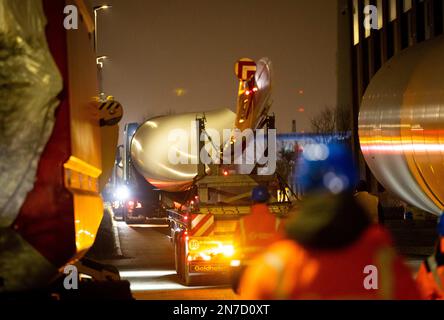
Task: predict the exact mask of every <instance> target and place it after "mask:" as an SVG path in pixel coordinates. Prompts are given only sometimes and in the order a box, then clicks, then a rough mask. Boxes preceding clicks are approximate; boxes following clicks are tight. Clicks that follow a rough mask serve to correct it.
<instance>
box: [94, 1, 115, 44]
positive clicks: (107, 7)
mask: <svg viewBox="0 0 444 320" xmlns="http://www.w3.org/2000/svg"><path fill="white" fill-rule="evenodd" d="M109 8H112V6H111V5H107V4H104V5H101V6H97V7H94V8H93V10H94V50H95V51H96V52H97V12H99V11H101V10H106V9H109Z"/></svg>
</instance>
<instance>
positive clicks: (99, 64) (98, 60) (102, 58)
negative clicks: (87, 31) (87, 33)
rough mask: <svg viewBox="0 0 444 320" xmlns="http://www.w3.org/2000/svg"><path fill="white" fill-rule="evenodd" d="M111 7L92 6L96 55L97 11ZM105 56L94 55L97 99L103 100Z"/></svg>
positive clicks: (104, 98) (96, 50)
mask: <svg viewBox="0 0 444 320" xmlns="http://www.w3.org/2000/svg"><path fill="white" fill-rule="evenodd" d="M109 8H112V6H111V5H107V4H104V5H101V6H97V7H94V51H95V52H96V56H97V54H98V51H99V50H98V42H97V13H98V12H99V11H101V10H106V9H109ZM106 58H107V56H103V55H102V56H97V57H96V64H97V77H98V82H99V100H101V101H104V100H106V97H105V93H104V92H103V83H102V82H103V81H102V69H103V63H104V61H105V59H106Z"/></svg>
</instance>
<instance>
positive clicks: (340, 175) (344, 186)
mask: <svg viewBox="0 0 444 320" xmlns="http://www.w3.org/2000/svg"><path fill="white" fill-rule="evenodd" d="M296 175H297V181H298V184H299V185H300V186H301V187H302V189H303V191H304V192H305V193H311V192H321V193H322V192H328V193H332V194H339V193H342V192H346V191H349V192H351V191H353V189H354V187H355V185H356V183H357V180H358V175H357V172H356V169H355V166H354V161H353V156H352V152H351V150H350V148H348V147H347V145H345V144H343V143H342V144H341V143H331V144H324V143H312V144H307V145H306V146H304V148H303V153H302V157H301V159H300V161H299V165H298V170H297V172H296Z"/></svg>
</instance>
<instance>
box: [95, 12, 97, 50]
mask: <svg viewBox="0 0 444 320" xmlns="http://www.w3.org/2000/svg"><path fill="white" fill-rule="evenodd" d="M94 51H95V52H96V55H97V10H96V9H94Z"/></svg>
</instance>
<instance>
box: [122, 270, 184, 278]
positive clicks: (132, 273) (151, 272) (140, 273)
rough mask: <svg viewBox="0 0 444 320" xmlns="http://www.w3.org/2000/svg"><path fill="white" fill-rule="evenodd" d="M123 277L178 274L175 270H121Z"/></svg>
mask: <svg viewBox="0 0 444 320" xmlns="http://www.w3.org/2000/svg"><path fill="white" fill-rule="evenodd" d="M119 273H120V276H121V277H122V278H143V277H148V278H149V277H164V276H170V275H173V274H176V271H175V270H128V271H120V272H119Z"/></svg>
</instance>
